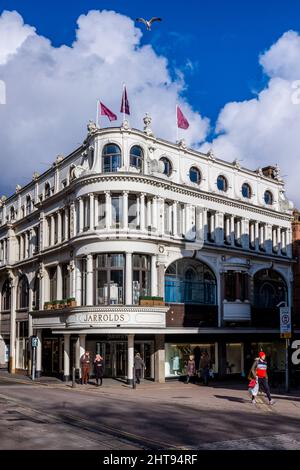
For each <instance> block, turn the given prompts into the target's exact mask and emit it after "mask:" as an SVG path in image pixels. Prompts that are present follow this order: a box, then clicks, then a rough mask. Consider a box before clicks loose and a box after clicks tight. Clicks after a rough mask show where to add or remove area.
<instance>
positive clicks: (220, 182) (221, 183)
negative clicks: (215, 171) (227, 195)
mask: <svg viewBox="0 0 300 470" xmlns="http://www.w3.org/2000/svg"><path fill="white" fill-rule="evenodd" d="M217 188H218V190H219V191H224V192H225V191H227V189H228V183H227V179H226V178H225V176H223V175H219V176H218V178H217Z"/></svg>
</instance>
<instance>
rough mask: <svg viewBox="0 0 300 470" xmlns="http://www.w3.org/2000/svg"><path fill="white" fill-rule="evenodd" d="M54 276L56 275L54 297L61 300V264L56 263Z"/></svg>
mask: <svg viewBox="0 0 300 470" xmlns="http://www.w3.org/2000/svg"><path fill="white" fill-rule="evenodd" d="M56 276H57V283H56V299H57V300H62V294H63V288H62V287H63V286H62V285H63V278H62V266H61V264H58V265H57V268H56Z"/></svg>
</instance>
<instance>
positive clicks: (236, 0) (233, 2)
mask: <svg viewBox="0 0 300 470" xmlns="http://www.w3.org/2000/svg"><path fill="white" fill-rule="evenodd" d="M1 6H2V10H3V9H7V10H13V9H16V10H17V11H18V12H19V13H20V14H21V15H22V16H23V18H24V21H25V22H26V23H28V24H30V25H34V26H35V27H36V28H37V32H38V33H39V34H41V35H43V36H46V37H48V38H50V39H51V41H52V43H53V45H54V46H60V45H61V44H71V43H72V42H73V41H74V39H75V26H76V20H77V18H78V16H79V15H80V14H82V13H87V12H88V11H89V10H91V9H100V10H102V9H108V10H111V9H112V10H115V11H117V12H120V13H123V14H125V15H127V16H129V17H131V18H133V19H135V18H136V17H139V16H142V17H144V18H150V17H152V16H160V17H162V18H163V22H162V23H160V24H155V25H154V26H153V31H152V32H151V33H147V32H145V35H144V37H143V38H142V43H151V44H152V46H153V47H154V49H155V50H156V51H157V53H159V54H163V55H164V56H166V57H167V58H168V59H169V61H170V69H171V72H173V71H174V69H175V68H179V69H181V70H183V71H184V73H185V80H186V85H187V89H186V91H185V93H186V96H187V98H188V101H189V102H190V103H191V104H192V106H193V107H194V109H196V110H198V111H200V112H201V113H202V114H204V115H205V116H208V117H210V118H211V119H213V120H215V119H216V118H217V115H218V113H219V111H220V109H221V108H222V107H223V106H224V105H225V103H227V102H229V101H235V100H237V101H240V100H244V99H249V98H250V97H251V96H252V94H253V92H256V91H259V90H261V89H262V87H263V86H264V84H265V78H264V75H263V73H262V70H261V67H260V66H259V64H258V60H257V59H258V56H259V54H260V53H262V52H264V51H265V49H267V48H269V47H270V45H271V44H272V43H274V42H275V41H276V40H277V39H278V38H279V37H280V36H281V35H282V34H283V33H284V32H285V31H288V30H289V29H294V30H296V31H299V30H300V2H299V1H298V0H287V1H283V0H281V1H279V0H272V1H270V0H251V1H248V0H243V1H241V0H226V1H224V0H209V1H203V0H188V1H186V2H185V1H178V0H172V1H168V0H164V1H161V0H160V1H157V0H151V1H141V0H139V1H133V0H130V1H125V0H107V1H103V0H72V1H69V0H43V1H42V2H41V1H38V0H25V1H24V0H4V1H1ZM189 64H190V65H189Z"/></svg>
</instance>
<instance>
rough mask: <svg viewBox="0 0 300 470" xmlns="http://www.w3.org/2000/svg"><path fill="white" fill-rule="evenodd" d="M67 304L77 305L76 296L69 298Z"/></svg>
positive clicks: (69, 305)
mask: <svg viewBox="0 0 300 470" xmlns="http://www.w3.org/2000/svg"><path fill="white" fill-rule="evenodd" d="M67 305H68V307H76V299H75V297H69V298H68V299H67Z"/></svg>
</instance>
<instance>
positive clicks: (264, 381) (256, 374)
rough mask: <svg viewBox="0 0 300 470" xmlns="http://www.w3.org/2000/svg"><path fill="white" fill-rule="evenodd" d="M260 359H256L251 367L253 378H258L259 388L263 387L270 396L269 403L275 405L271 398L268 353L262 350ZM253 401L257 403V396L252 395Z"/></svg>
mask: <svg viewBox="0 0 300 470" xmlns="http://www.w3.org/2000/svg"><path fill="white" fill-rule="evenodd" d="M258 356H259V357H258V359H255V361H254V363H253V366H252V368H251V378H253V379H257V380H258V385H259V389H262V390H263V391H264V392H265V394H266V395H267V397H268V400H269V405H274V403H275V402H274V400H272V398H271V394H270V387H269V384H268V376H267V368H268V364H267V362H266V355H265V353H264V352H263V351H261V352H260V353H259V355H258ZM252 403H256V400H255V396H254V395H253V396H252Z"/></svg>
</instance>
